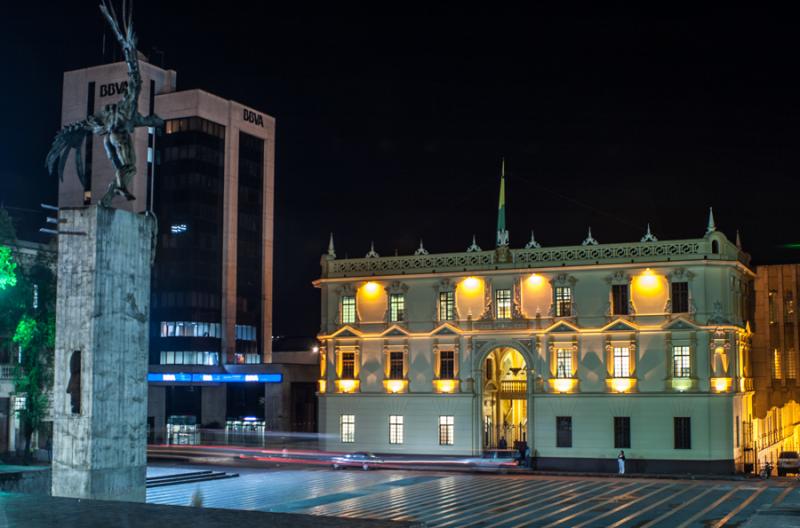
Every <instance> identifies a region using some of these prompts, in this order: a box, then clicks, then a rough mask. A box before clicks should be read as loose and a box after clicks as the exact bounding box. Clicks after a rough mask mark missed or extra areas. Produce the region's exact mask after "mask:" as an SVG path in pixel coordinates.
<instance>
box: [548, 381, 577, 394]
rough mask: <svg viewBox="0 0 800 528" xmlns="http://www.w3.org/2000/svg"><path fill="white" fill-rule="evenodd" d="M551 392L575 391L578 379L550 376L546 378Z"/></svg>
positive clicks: (564, 392)
mask: <svg viewBox="0 0 800 528" xmlns="http://www.w3.org/2000/svg"><path fill="white" fill-rule="evenodd" d="M548 383H549V384H550V389H551V391H552V392H560V393H562V394H569V393H572V392H577V389H578V380H577V379H576V378H550V379H549V380H548Z"/></svg>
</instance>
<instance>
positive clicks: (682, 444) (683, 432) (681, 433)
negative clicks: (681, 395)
mask: <svg viewBox="0 0 800 528" xmlns="http://www.w3.org/2000/svg"><path fill="white" fill-rule="evenodd" d="M674 426H675V449H691V448H692V419H691V418H690V417H688V416H676V417H675V418H674Z"/></svg>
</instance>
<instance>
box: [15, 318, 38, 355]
mask: <svg viewBox="0 0 800 528" xmlns="http://www.w3.org/2000/svg"><path fill="white" fill-rule="evenodd" d="M38 333H39V329H38V328H37V324H36V320H35V319H34V318H33V317H31V316H30V315H28V314H25V315H23V316H22V319H20V320H19V323H17V329H16V330H15V331H14V337H13V339H12V341H14V343H16V344H18V345H19V346H20V347H21V348H22V349H23V350H28V349H29V348H31V343H33V341H34V339H36V337H37V335H38Z"/></svg>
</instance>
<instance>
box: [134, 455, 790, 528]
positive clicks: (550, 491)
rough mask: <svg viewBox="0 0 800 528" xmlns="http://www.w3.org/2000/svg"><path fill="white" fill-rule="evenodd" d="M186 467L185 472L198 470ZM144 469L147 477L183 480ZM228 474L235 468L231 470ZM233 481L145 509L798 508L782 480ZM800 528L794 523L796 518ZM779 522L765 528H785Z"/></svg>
mask: <svg viewBox="0 0 800 528" xmlns="http://www.w3.org/2000/svg"><path fill="white" fill-rule="evenodd" d="M196 469H197V467H196V466H192V470H196ZM215 469H217V470H219V469H220V468H219V467H216V468H215ZM186 470H187V469H186V466H184V467H182V468H170V467H163V466H161V467H151V468H150V469H149V473H148V476H154V475H157V474H165V473H175V472H178V471H186ZM232 471H233V469H232ZM235 471H236V472H238V473H239V474H240V477H239V478H233V479H229V480H224V481H211V482H203V483H196V484H185V485H177V486H166V487H163V488H153V489H149V490H148V491H147V501H148V502H149V503H157V504H181V505H188V504H189V503H190V502H191V498H192V494H193V493H195V491H196V490H200V492H201V493H202V496H203V504H204V506H205V507H211V508H235V509H245V510H261V511H271V512H290V513H305V514H311V515H325V516H329V515H332V516H341V517H349V518H361V519H366V518H372V519H385V520H415V521H424V522H425V523H427V525H428V526H431V527H458V528H466V527H476V528H477V527H481V528H500V527H523V526H542V527H544V526H561V527H575V528H578V527H600V526H602V527H634V526H635V527H637V528H645V527H651V526H653V527H656V526H659V527H670V528H684V527H694V526H696V527H711V526H713V527H718V526H742V525H743V524H744V523H745V522H746V521H748V519H750V518H751V517H752V516H753V514H754V513H755V512H756V511H757V510H758V509H764V508H773V509H775V510H776V511H778V510H780V508H781V507H782V506H783V507H785V506H786V505H789V504H796V503H799V502H800V488H798V487H797V486H796V485H795V483H794V482H789V481H787V480H780V481H779V480H769V481H766V482H762V481H726V480H717V481H693V480H662V479H630V478H586V477H544V476H527V475H487V474H471V473H444V472H441V473H439V472H422V471H393V470H375V471H361V470H344V471H332V470H327V469H300V468H298V469H277V470H257V469H243V468H236V469H235ZM796 519H797V520H798V523H799V524H794V526H798V525H800V517H796ZM782 522H783V521H782V520H781V519H779V518H778V517H775V518H773V520H772V522H771V524H770V526H772V527H773V528H777V527H778V526H781V525H785V526H792V524H782Z"/></svg>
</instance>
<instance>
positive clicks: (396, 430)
mask: <svg viewBox="0 0 800 528" xmlns="http://www.w3.org/2000/svg"><path fill="white" fill-rule="evenodd" d="M389 443H390V444H402V443H403V417H402V416H397V415H392V416H390V417H389Z"/></svg>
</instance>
